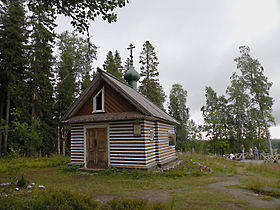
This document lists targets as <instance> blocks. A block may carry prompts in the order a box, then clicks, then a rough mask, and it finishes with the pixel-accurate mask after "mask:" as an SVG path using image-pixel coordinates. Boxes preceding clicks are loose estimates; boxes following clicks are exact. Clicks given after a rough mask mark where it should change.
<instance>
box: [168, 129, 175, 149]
mask: <svg viewBox="0 0 280 210" xmlns="http://www.w3.org/2000/svg"><path fill="white" fill-rule="evenodd" d="M168 139H169V146H176V134H175V133H173V132H169V133H168Z"/></svg>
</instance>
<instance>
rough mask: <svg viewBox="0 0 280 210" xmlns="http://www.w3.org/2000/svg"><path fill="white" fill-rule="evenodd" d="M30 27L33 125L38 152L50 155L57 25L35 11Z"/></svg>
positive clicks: (49, 18)
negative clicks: (53, 51) (53, 52)
mask: <svg viewBox="0 0 280 210" xmlns="http://www.w3.org/2000/svg"><path fill="white" fill-rule="evenodd" d="M37 7H39V5H37ZM30 25H31V26H32V33H31V47H30V48H31V49H30V56H31V62H30V71H29V78H30V80H29V88H30V94H31V96H30V98H31V115H30V116H31V125H32V127H33V129H36V130H37V132H38V134H39V135H38V136H39V137H40V138H39V139H38V140H37V147H38V149H37V151H40V152H43V153H44V154H46V153H50V152H52V151H53V149H54V148H53V145H54V137H55V121H54V120H53V112H54V98H53V87H52V83H51V78H53V77H54V75H53V72H52V71H53V70H52V68H53V64H54V57H53V55H52V49H53V45H54V38H55V34H54V33H53V28H54V27H55V24H54V19H53V18H52V17H50V16H49V15H48V14H46V13H42V12H38V11H37V10H35V11H34V12H33V14H32V16H31V18H30ZM43 145H44V146H43Z"/></svg>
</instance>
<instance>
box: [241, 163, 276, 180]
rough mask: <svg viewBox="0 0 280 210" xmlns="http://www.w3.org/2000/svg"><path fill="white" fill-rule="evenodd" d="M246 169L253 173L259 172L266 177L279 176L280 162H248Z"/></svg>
mask: <svg viewBox="0 0 280 210" xmlns="http://www.w3.org/2000/svg"><path fill="white" fill-rule="evenodd" d="M246 170H247V171H248V172H251V173H253V174H260V175H263V176H268V177H275V178H280V164H275V163H265V164H251V163H250V164H248V165H247V166H246Z"/></svg>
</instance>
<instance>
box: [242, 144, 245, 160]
mask: <svg viewBox="0 0 280 210" xmlns="http://www.w3.org/2000/svg"><path fill="white" fill-rule="evenodd" d="M241 150H242V160H245V148H244V143H243V139H242V140H241Z"/></svg>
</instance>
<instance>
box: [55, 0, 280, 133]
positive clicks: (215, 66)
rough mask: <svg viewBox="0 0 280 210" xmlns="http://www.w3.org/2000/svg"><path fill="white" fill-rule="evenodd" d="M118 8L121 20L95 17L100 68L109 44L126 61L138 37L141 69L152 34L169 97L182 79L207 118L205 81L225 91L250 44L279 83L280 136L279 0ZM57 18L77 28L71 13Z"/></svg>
mask: <svg viewBox="0 0 280 210" xmlns="http://www.w3.org/2000/svg"><path fill="white" fill-rule="evenodd" d="M115 11H116V13H117V15H118V19H117V22H116V23H112V24H109V23H107V22H105V21H103V20H102V19H101V18H99V19H97V20H95V21H94V22H91V25H90V35H91V41H92V42H93V43H94V44H95V45H96V46H98V50H97V60H96V61H95V62H94V63H93V66H94V68H95V69H96V67H100V68H102V65H103V63H104V61H105V59H106V55H107V54H108V52H109V50H111V51H113V52H114V51H116V50H118V52H119V53H120V55H121V58H122V61H123V62H124V61H125V60H126V58H127V57H128V56H129V51H128V50H127V47H128V46H129V44H130V43H132V44H133V45H134V46H136V48H135V50H134V52H133V55H134V66H135V69H136V70H137V71H138V72H140V65H139V55H140V52H141V50H142V47H143V44H144V43H145V41H147V40H148V41H149V42H150V43H151V44H152V45H153V46H154V48H155V52H156V55H157V57H158V61H159V65H158V70H159V73H160V76H159V79H160V84H161V85H162V86H163V88H164V91H165V93H166V95H167V98H166V99H167V101H169V98H168V96H169V92H170V89H171V86H172V84H174V83H179V84H181V85H182V86H183V88H184V89H185V90H187V92H188V96H187V107H189V108H190V114H191V118H192V119H193V120H194V121H195V122H196V123H198V124H202V123H203V118H202V115H201V111H200V109H201V107H202V106H203V105H204V104H205V87H206V86H211V87H212V88H213V89H214V90H215V91H216V92H217V93H218V94H219V95H221V94H225V90H226V88H227V86H229V84H230V76H231V75H232V73H233V72H239V70H238V69H237V68H236V63H235V62H234V59H235V58H237V57H238V56H239V55H240V53H239V49H238V48H239V46H242V45H246V46H249V47H250V49H251V56H252V58H254V59H258V60H259V61H260V63H261V64H262V66H263V67H264V70H265V75H266V76H267V77H268V80H269V82H272V83H273V85H272V88H271V90H270V95H271V96H272V97H273V98H274V101H275V102H274V106H273V115H274V117H275V119H276V125H275V126H272V127H271V129H270V131H271V136H272V138H280V1H279V0H265V1H264V0H211V1H209V0H172V1H170V0H141V1H140V0H138V1H137V0H130V1H129V4H127V5H126V6H125V7H124V8H120V9H117V10H115ZM57 23H58V28H57V32H58V33H61V32H63V31H65V30H69V31H72V30H73V28H72V27H71V24H70V19H69V18H65V17H62V16H60V17H59V18H58V20H57ZM165 106H166V107H167V103H166V104H165Z"/></svg>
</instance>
